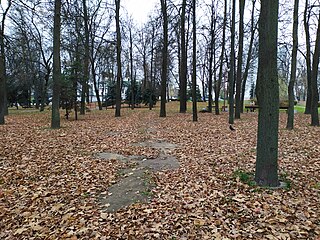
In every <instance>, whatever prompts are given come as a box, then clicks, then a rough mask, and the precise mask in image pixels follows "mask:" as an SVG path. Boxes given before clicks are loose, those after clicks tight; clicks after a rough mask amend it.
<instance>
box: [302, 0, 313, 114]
mask: <svg viewBox="0 0 320 240" xmlns="http://www.w3.org/2000/svg"><path fill="white" fill-rule="evenodd" d="M305 1H306V2H305V9H304V15H303V24H304V30H305V34H306V48H307V52H306V65H307V85H308V88H307V101H306V108H305V111H304V113H305V114H311V46H310V31H309V18H310V14H309V12H308V7H309V0H305Z"/></svg>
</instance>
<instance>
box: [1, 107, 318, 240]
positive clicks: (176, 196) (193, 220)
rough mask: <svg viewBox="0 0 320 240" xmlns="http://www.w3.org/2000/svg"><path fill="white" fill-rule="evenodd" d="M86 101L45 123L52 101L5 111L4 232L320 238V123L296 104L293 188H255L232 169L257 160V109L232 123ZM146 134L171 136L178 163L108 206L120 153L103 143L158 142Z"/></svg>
mask: <svg viewBox="0 0 320 240" xmlns="http://www.w3.org/2000/svg"><path fill="white" fill-rule="evenodd" d="M113 114H114V112H113V111H111V110H108V111H102V112H96V111H93V112H91V113H89V114H87V115H86V116H84V117H82V119H81V120H80V121H63V122H62V125H63V127H62V128H61V129H59V130H50V129H49V127H48V123H49V122H50V121H49V113H48V112H47V113H32V114H31V113H30V114H19V115H11V116H8V117H7V119H6V120H7V124H6V125H4V126H0V133H1V134H0V229H1V231H0V238H1V239H319V237H320V218H319V216H320V209H319V208H320V207H319V206H320V200H319V199H320V177H319V170H320V160H319V158H320V157H319V156H320V154H319V152H320V146H319V144H318V136H319V133H320V129H319V128H314V127H310V126H308V124H307V123H308V120H309V119H308V118H307V117H306V116H304V115H296V127H295V129H294V130H293V131H287V130H285V129H284V127H285V118H286V115H285V113H281V123H280V131H279V133H280V139H279V144H280V147H279V168H280V169H279V173H280V175H281V176H282V177H283V178H285V179H286V180H287V181H288V182H290V183H291V188H290V189H279V190H270V189H260V188H257V187H254V186H253V187H251V186H249V185H248V184H245V183H243V182H242V181H240V180H239V178H238V177H235V174H234V173H235V172H236V171H237V170H242V171H244V172H253V171H254V164H255V144H256V125H257V115H256V114H255V113H254V114H251V113H248V114H243V115H242V119H241V120H239V121H237V122H236V124H235V127H236V129H237V130H236V131H230V130H229V125H228V124H227V115H226V114H222V115H220V116H215V115H211V114H201V115H199V121H198V122H197V123H194V122H192V121H191V119H192V117H191V115H190V114H178V113H173V112H170V111H169V114H168V117H167V118H159V117H158V112H157V111H149V110H146V109H135V110H134V111H131V110H129V109H128V110H125V109H123V110H122V115H123V116H122V117H121V118H114V117H113ZM146 140H150V141H158V140H159V141H160V140H161V141H166V142H170V143H172V144H176V146H177V147H176V148H175V149H172V150H170V151H169V154H171V155H173V156H175V157H176V158H177V159H178V160H179V162H180V167H179V168H178V169H175V170H165V171H160V172H157V173H154V176H153V179H154V181H155V183H156V187H155V188H154V189H153V190H152V195H153V198H152V200H151V201H150V202H149V203H135V204H133V205H131V206H129V207H126V208H123V209H121V210H119V211H117V212H115V213H104V212H103V211H102V208H101V206H100V205H99V203H98V196H99V194H100V193H103V192H105V193H108V187H110V186H111V185H112V184H114V183H115V182H117V181H118V179H119V176H118V173H119V170H120V169H123V168H126V164H125V163H123V162H121V161H117V160H111V161H104V160H103V159H100V158H98V157H96V153H99V152H114V153H119V154H123V155H143V156H146V157H147V158H156V157H157V156H158V155H159V154H160V152H159V150H158V149H153V148H150V147H148V146H140V145H139V144H133V143H141V142H145V141H146Z"/></svg>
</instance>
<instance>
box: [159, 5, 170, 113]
mask: <svg viewBox="0 0 320 240" xmlns="http://www.w3.org/2000/svg"><path fill="white" fill-rule="evenodd" d="M160 1H161V11H162V17H163V49H162V73H161V102H160V117H166V115H167V114H166V91H167V75H168V15H167V1H166V0H160Z"/></svg>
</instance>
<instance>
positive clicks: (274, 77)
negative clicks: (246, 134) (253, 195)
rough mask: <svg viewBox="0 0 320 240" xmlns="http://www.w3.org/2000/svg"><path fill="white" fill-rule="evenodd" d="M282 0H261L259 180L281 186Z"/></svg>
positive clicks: (262, 184) (269, 184) (257, 172)
mask: <svg viewBox="0 0 320 240" xmlns="http://www.w3.org/2000/svg"><path fill="white" fill-rule="evenodd" d="M278 7H279V2H278V0H273V1H261V12H260V19H259V63H258V80H257V98H258V102H259V119H258V139H257V159H256V172H255V181H256V182H257V184H258V185H261V186H271V187H276V186H279V179H278V127H279V83H278V72H277V34H278V30H277V29H278Z"/></svg>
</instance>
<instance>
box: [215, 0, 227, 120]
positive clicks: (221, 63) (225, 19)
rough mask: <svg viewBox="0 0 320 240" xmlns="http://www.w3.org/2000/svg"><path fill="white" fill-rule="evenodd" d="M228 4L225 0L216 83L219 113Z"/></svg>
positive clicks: (216, 107) (217, 111) (216, 111)
mask: <svg viewBox="0 0 320 240" xmlns="http://www.w3.org/2000/svg"><path fill="white" fill-rule="evenodd" d="M227 6H228V1H227V0H225V1H224V17H223V27H222V44H221V55H220V68H219V77H218V81H217V82H215V83H214V102H215V114H216V115H219V114H220V112H219V96H220V89H221V83H222V77H223V62H224V54H225V42H226V26H227V9H228V8H227Z"/></svg>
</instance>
